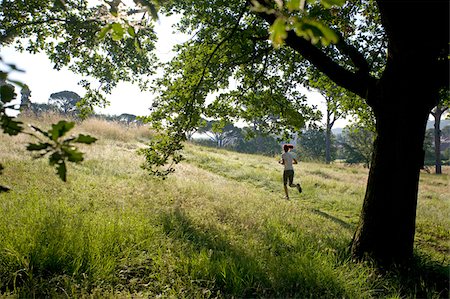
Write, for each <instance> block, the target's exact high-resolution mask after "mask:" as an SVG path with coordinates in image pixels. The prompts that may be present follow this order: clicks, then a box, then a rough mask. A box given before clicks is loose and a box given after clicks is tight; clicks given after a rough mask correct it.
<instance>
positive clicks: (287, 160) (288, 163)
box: [281, 152, 294, 170]
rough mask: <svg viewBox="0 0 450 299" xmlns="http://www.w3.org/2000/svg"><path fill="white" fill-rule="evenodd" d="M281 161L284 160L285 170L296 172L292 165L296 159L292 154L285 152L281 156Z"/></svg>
mask: <svg viewBox="0 0 450 299" xmlns="http://www.w3.org/2000/svg"><path fill="white" fill-rule="evenodd" d="M281 159H283V160H284V170H294V166H293V165H292V163H293V162H294V157H292V154H291V153H290V152H285V153H283V154H282V155H281Z"/></svg>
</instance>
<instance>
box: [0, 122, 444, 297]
mask: <svg viewBox="0 0 450 299" xmlns="http://www.w3.org/2000/svg"><path fill="white" fill-rule="evenodd" d="M26 121H27V122H34V123H36V122H37V120H33V119H31V120H30V119H27V120H26ZM52 121H53V118H52V117H47V118H46V119H44V120H39V122H40V123H42V124H43V126H45V124H49V123H50V122H52ZM76 128H77V131H78V132H83V133H90V134H92V135H94V136H96V137H98V138H99V141H98V142H97V143H95V144H94V145H91V146H85V147H83V151H84V152H85V153H86V154H85V158H86V160H85V161H84V162H83V163H82V164H79V165H70V166H69V168H68V182H67V183H62V182H60V181H59V179H58V177H57V176H56V175H55V174H54V170H53V169H52V168H51V167H49V166H48V162H47V161H45V160H33V159H32V158H31V156H30V154H29V153H28V152H27V151H26V150H25V145H26V144H27V142H28V139H27V138H28V137H26V136H25V137H24V136H18V137H8V136H5V135H3V134H1V135H0V151H1V157H0V163H2V164H3V165H4V167H5V170H4V172H3V175H2V176H0V184H4V185H7V186H9V187H10V188H11V191H10V192H8V193H2V194H0V216H1V220H0V294H1V295H0V297H2V296H3V297H6V298H33V297H36V298H42V297H47V298H49V297H50V298H53V297H57V298H67V297H69V298H149V297H151V298H153V297H157V296H159V297H163V298H167V297H169V298H223V297H226V298H230V297H235V298H249V297H250V298H254V297H257V298H260V297H262V298H440V297H442V298H447V297H448V296H449V290H448V283H449V275H448V272H449V264H450V258H449V241H450V233H449V232H450V218H449V215H450V213H449V212H450V207H449V200H450V188H449V169H448V168H446V169H445V170H444V171H445V174H444V175H442V176H435V175H432V174H427V173H422V174H421V178H420V190H419V202H418V210H417V233H416V242H415V244H416V249H415V250H416V261H415V263H414V264H413V265H412V266H411V268H410V269H408V271H407V274H405V273H404V272H400V271H396V270H393V271H389V272H387V273H386V272H382V271H380V270H377V269H376V268H374V267H373V266H372V265H371V264H370V263H368V262H365V263H362V262H356V261H352V260H351V258H350V255H349V252H348V245H349V243H350V242H351V238H352V235H353V233H354V230H355V227H356V224H357V221H358V216H359V211H360V209H361V205H362V198H363V196H364V189H365V184H366V180H367V173H368V171H367V169H364V168H362V167H359V166H351V167H350V166H345V165H342V164H332V165H324V164H315V163H303V162H301V163H300V164H299V165H298V166H297V168H296V178H297V179H300V181H301V183H302V186H303V190H304V191H303V193H302V194H298V193H296V192H295V189H292V191H291V199H292V200H291V201H286V200H285V199H283V189H282V184H281V168H280V165H279V164H278V163H277V158H275V157H263V156H256V155H244V154H238V153H233V152H228V151H224V150H218V149H211V148H206V147H200V146H194V145H190V144H187V145H186V150H185V155H186V161H185V162H183V163H182V164H181V165H179V166H178V167H177V170H176V172H175V174H174V175H172V176H171V177H169V178H168V179H167V180H164V181H161V180H155V179H152V178H151V177H150V176H149V175H148V174H146V173H145V172H144V171H143V170H142V169H141V168H140V164H141V163H142V162H143V157H140V156H138V155H137V154H136V150H137V149H138V148H139V147H141V146H143V143H142V142H143V140H145V139H146V138H148V137H149V133H148V131H147V130H146V129H143V128H124V127H122V126H120V125H117V124H111V123H105V122H102V121H98V120H90V121H87V122H85V123H82V124H81V125H79V126H78V127H76Z"/></svg>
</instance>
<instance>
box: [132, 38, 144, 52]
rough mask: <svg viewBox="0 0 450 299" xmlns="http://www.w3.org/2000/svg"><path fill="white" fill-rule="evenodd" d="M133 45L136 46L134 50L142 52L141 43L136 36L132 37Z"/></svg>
mask: <svg viewBox="0 0 450 299" xmlns="http://www.w3.org/2000/svg"><path fill="white" fill-rule="evenodd" d="M134 47H135V48H136V52H138V53H141V52H142V47H141V43H140V42H139V39H138V38H135V39H134Z"/></svg>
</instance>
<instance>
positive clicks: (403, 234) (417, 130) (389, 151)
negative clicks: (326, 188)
mask: <svg viewBox="0 0 450 299" xmlns="http://www.w3.org/2000/svg"><path fill="white" fill-rule="evenodd" d="M416 67H417V65H414V64H411V67H410V68H406V66H403V68H402V71H401V72H399V68H397V67H395V66H393V67H388V68H387V70H386V72H385V74H384V78H382V80H381V81H380V84H379V86H378V87H377V88H376V91H375V93H374V94H373V95H369V96H372V97H373V98H372V99H371V103H373V104H374V105H373V108H374V112H375V115H376V121H377V123H376V128H377V138H376V140H375V144H374V152H373V156H372V164H371V168H370V172H369V178H368V183H367V189H366V195H365V198H364V204H363V208H362V213H361V216H360V223H359V226H358V229H357V231H356V233H355V236H354V239H353V244H352V251H353V255H354V256H356V257H359V258H363V257H365V256H366V255H367V256H370V257H371V258H373V259H375V260H376V261H378V262H381V263H383V264H390V263H402V262H406V261H407V260H409V259H410V258H411V257H412V254H413V244H414V233H415V223H416V207H417V195H418V185H419V174H420V169H421V168H422V166H423V159H424V151H423V142H424V136H425V130H426V122H427V119H428V115H429V113H430V111H431V108H432V107H433V101H431V100H429V101H424V98H425V97H428V98H430V97H433V96H434V98H437V91H436V89H435V88H434V87H433V86H432V84H431V83H430V82H425V81H424V80H422V79H421V77H420V76H419V75H418V74H416V75H414V72H411V73H409V74H408V72H409V70H411V71H412V69H411V68H416ZM405 68H406V72H404V71H405ZM413 87H414V88H413Z"/></svg>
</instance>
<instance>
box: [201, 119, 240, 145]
mask: <svg viewBox="0 0 450 299" xmlns="http://www.w3.org/2000/svg"><path fill="white" fill-rule="evenodd" d="M198 133H203V134H205V135H207V136H208V137H209V138H210V140H211V141H212V142H213V143H214V144H215V145H216V146H217V147H231V146H232V145H235V144H236V143H237V141H238V140H239V139H242V133H241V129H240V128H237V127H235V126H234V125H233V124H231V123H225V124H224V123H221V122H217V121H213V120H212V121H205V123H204V125H203V126H201V127H200V128H199V130H198Z"/></svg>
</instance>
